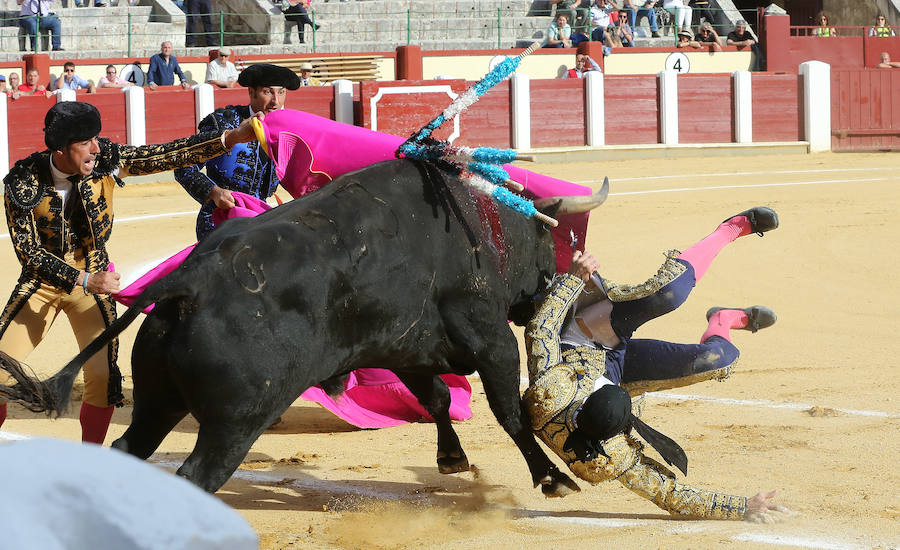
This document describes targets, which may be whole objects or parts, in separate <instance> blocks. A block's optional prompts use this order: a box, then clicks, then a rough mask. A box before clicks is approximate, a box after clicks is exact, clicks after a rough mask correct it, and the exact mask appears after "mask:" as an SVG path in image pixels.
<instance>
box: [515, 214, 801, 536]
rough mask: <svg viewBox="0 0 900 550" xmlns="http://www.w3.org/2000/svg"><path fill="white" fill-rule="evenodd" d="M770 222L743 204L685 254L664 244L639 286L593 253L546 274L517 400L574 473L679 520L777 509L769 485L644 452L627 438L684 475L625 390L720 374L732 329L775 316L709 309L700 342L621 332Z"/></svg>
mask: <svg viewBox="0 0 900 550" xmlns="http://www.w3.org/2000/svg"><path fill="white" fill-rule="evenodd" d="M777 226H778V217H777V215H776V214H775V212H774V211H772V210H771V209H769V208H765V207H757V208H754V209H751V210H748V211H746V212H742V213H740V214H738V215H736V216H733V217H731V218H729V219H727V220H725V221H724V222H722V223H721V224H720V225H719V226H718V228H717V229H716V231H714V232H713V233H712V234H710V235H709V236H707V237H706V238H704V239H703V240H701V241H700V242H699V243H697V244H695V245H694V246H692V247H691V248H689V249H688V250H686V251H685V252H683V253H680V252H678V251H671V252H669V253H668V254H667V258H666V261H665V263H664V264H663V266H662V267H661V268H660V269H659V271H658V272H657V273H656V274H655V275H654V276H653V277H651V278H650V279H648V280H647V281H646V282H644V283H641V284H639V285H617V284H614V283H612V282H610V281H608V280H606V279H603V278H602V277H599V276H598V275H596V273H595V272H596V270H597V269H598V268H599V266H600V264H599V262H598V261H597V260H596V258H594V257H593V256H592V255H591V254H589V253H587V254H584V255H582V254H580V253H578V252H576V253H575V255H574V257H573V260H572V268H571V269H570V272H569V273H567V274H563V275H558V276H557V277H556V279H554V281H553V283H552V285H551V286H550V289H549V293H548V295H547V297H546V298H545V299H544V302H543V303H542V304H541V306H540V308H539V309H538V312H537V314H536V315H535V316H534V318H533V319H532V321H531V322H530V323H529V325H528V327H527V328H526V331H525V343H526V348H527V352H528V376H529V382H530V383H529V387H528V389H527V390H526V392H525V394H524V396H523V401H524V404H525V408H526V410H527V411H528V414H529V416H530V418H531V426H532V429H533V430H534V432H535V435H537V436H538V438H539V439H541V440H542V441H543V442H544V443H545V444H546V445H547V446H548V447H550V448H551V449H552V450H553V451H554V452H555V453H556V454H557V455H559V457H560V458H562V459H563V460H564V461H565V462H566V464H567V465H568V466H569V468H570V469H571V470H572V472H574V473H575V475H577V476H578V477H580V478H581V479H584V480H585V481H588V482H590V483H592V484H596V483H600V482H601V481H607V480H614V479H615V480H618V481H619V482H621V483H622V484H623V485H625V486H626V487H627V488H629V489H630V490H632V491H634V492H635V493H637V494H639V495H641V496H642V497H644V498H647V499H649V500H651V501H652V502H653V503H654V504H656V505H657V506H659V507H660V508H662V509H664V510H666V511H668V512H669V513H671V514H673V515H678V516H682V517H691V518H709V519H750V520H766V519H768V517H769V516H770V515H771V514H772V513H773V512H775V511H786V510H785V509H783V508H781V507H779V506H776V505H775V504H773V503H771V502H770V501H769V499H771V498H772V497H774V491H773V492H771V493H759V494H757V495H755V496H754V497H751V498H749V499H748V498H746V497H741V496H733V495H728V494H722V493H717V492H713V491H707V490H704V489H698V488H694V487H690V486H688V485H684V484H683V483H681V482H680V481H678V480H676V477H675V474H674V473H673V472H672V471H670V470H669V469H668V468H667V467H666V466H664V465H663V464H661V463H659V462H657V461H655V460H653V459H652V458H650V457H647V456H645V455H644V453H643V445H642V443H641V442H640V441H639V440H638V439H637V437H636V435H640V437H641V438H643V439H644V440H645V441H646V442H648V443H650V444H651V445H652V446H653V447H654V448H655V449H656V450H657V451H659V453H660V456H662V457H663V459H664V460H665V461H666V462H668V463H669V464H670V465H674V466H676V467H678V468H679V469H680V470H681V471H682V472H683V473H685V474H686V473H687V456H686V455H685V453H684V451H683V450H682V449H681V447H680V446H679V445H678V444H677V443H675V442H674V441H673V440H671V439H670V438H668V437H666V436H665V435H663V434H661V433H659V432H657V431H656V430H654V429H653V428H651V427H649V426H647V424H645V423H644V422H643V421H641V420H640V419H639V418H637V417H636V416H635V415H633V414H632V412H631V396H630V395H629V391H632V392H634V393H638V392H641V391H647V390H650V389H664V388H672V387H677V386H683V385H686V384H692V383H695V382H699V381H702V380H710V379H723V378H725V377H727V376H728V375H729V374H730V372H731V370H732V369H733V367H734V365H735V364H736V362H737V359H738V355H739V353H738V351H737V348H736V347H735V346H734V345H733V344H732V343H731V341H730V331H731V330H732V329H745V330H752V331H754V332H755V331H756V330H758V329H760V328H765V327H767V326H770V325H771V324H773V323H774V322H775V314H774V312H772V310H770V309H768V308H766V307H763V306H754V307H752V308H745V309H739V308H712V309H710V310H709V312H708V313H707V318H708V321H709V325H708V328H707V330H706V332H705V333H704V334H703V336H702V337H701V340H700V344H674V343H670V342H663V341H660V340H647V339H633V338H632V337H631V336H632V334H633V332H634V331H635V330H636V329H637V328H638V327H639V326H641V325H642V324H644V323H645V322H647V321H649V320H651V319H653V318H655V317H658V316H660V315H663V314H665V313H668V312H670V311H673V310H674V309H675V308H677V307H678V306H680V305H681V304H682V303H683V302H684V300H685V299H686V298H687V296H688V294H690V292H691V289H693V287H694V285H695V283H696V281H697V280H699V279H700V277H702V275H703V274H704V273H705V272H706V269H707V268H708V267H709V265H710V263H711V262H712V260H713V258H714V257H715V256H716V254H718V252H719V251H720V250H721V249H722V248H723V247H724V246H725V245H726V244H728V243H730V242H732V241H734V240H735V239H737V238H738V237H740V236H743V235H748V234H750V233H751V232H756V233H758V234H760V235H762V233H763V232H765V231H769V230H771V229H774V228H776V227H777ZM588 281H590V282H589V287H590V288H588V289H585V283H586V282H588ZM582 291H584V292H582ZM633 432H636V434H633Z"/></svg>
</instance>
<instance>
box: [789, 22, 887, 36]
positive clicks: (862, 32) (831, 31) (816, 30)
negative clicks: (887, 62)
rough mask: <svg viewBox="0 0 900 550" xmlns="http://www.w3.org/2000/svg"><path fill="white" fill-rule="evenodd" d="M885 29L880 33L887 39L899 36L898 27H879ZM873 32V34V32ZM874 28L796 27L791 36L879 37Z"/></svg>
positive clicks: (792, 28)
mask: <svg viewBox="0 0 900 550" xmlns="http://www.w3.org/2000/svg"><path fill="white" fill-rule="evenodd" d="M880 28H882V29H887V31H881V32H882V33H883V34H885V35H886V36H887V37H890V36H898V35H900V27H880ZM873 31H874V32H873ZM878 32H879V31H878V30H877V28H876V27H872V26H852V27H835V26H833V25H828V26H826V27H820V26H796V27H791V36H813V37H819V38H826V37H832V36H879V34H878Z"/></svg>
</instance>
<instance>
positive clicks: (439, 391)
mask: <svg viewBox="0 0 900 550" xmlns="http://www.w3.org/2000/svg"><path fill="white" fill-rule="evenodd" d="M396 374H397V377H398V378H400V381H401V382H403V384H404V385H405V386H406V387H407V388H408V389H409V391H410V392H412V394H413V395H415V396H416V399H418V400H419V403H421V404H422V406H423V407H425V410H426V411H428V414H430V415H431V418H433V419H434V423H435V425H436V426H437V432H438V440H437V465H438V471H439V472H441V473H442V474H455V473H457V472H468V471H469V459H468V458H466V453H465V452H464V451H463V449H462V445H461V444H460V442H459V437H458V436H457V435H456V431H455V430H454V429H453V425H452V424H451V423H450V389H449V388H448V387H447V384H445V383H444V381H443V380H441V377H440V376H421V375H413V374H408V373H403V374H401V373H396Z"/></svg>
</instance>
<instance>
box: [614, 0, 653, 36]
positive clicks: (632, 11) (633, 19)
mask: <svg viewBox="0 0 900 550" xmlns="http://www.w3.org/2000/svg"><path fill="white" fill-rule="evenodd" d="M637 1H641V2H643V3H642V4H641V7H640V8H637V7H635V6H634V4H632V3H631V2H632V0H624V3H623V5H622V9H621V10H619V18H620V19H619V20H620V21H621V17H622V12H623V11H624V12H625V13H626V14H627V17H628V21H629V24H630V29H629V33H630V34H631V35H632V39H631V40H629V42H631V46H634V32H633V31H632V30H631V29H634V28H635V27H637V26H638V22H639V21H640V20H641V17H646V18H647V22H648V23H650V33H651V34H650V36H652V37H653V38H659V24H658V23H657V22H656V11H655V10H654V9H653V7H654V6H656V0H637ZM622 43H623V44H625V40H622ZM629 47H630V46H629Z"/></svg>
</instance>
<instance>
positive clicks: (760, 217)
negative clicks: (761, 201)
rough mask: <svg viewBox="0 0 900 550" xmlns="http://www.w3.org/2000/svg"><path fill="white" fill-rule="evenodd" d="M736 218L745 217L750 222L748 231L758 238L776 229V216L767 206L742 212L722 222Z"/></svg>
mask: <svg viewBox="0 0 900 550" xmlns="http://www.w3.org/2000/svg"><path fill="white" fill-rule="evenodd" d="M738 216H747V219H748V220H750V229H751V230H752V231H753V232H754V233H756V234H757V235H759V236H760V237H762V236H763V233H765V232H766V231H771V230H773V229H775V228H776V227H778V214H776V213H775V211H774V210H772V209H771V208H769V207H768V206H757V207H756V208H751V209H750V210H744V211H743V212H741V213H740V214H735V215H734V216H731V217H730V218H727V219H726V220H724V222H727V221H728V220H730V219H731V218H737V217H738ZM724 222H722V223H724Z"/></svg>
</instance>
